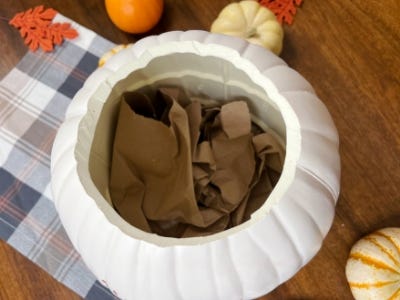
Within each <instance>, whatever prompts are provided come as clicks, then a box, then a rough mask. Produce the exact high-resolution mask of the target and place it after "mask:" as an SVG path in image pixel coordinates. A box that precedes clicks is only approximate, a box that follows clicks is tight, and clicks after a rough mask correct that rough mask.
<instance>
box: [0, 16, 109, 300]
mask: <svg viewBox="0 0 400 300" xmlns="http://www.w3.org/2000/svg"><path fill="white" fill-rule="evenodd" d="M55 21H59V22H63V21H64V22H71V23H72V24H73V27H74V28H75V29H77V31H78V32H79V37H78V38H76V39H74V40H72V41H66V42H64V43H63V45H62V46H61V47H57V48H56V50H55V51H54V52H52V53H43V52H41V51H37V52H35V53H32V52H29V53H27V54H26V55H25V56H24V57H23V59H22V60H21V61H20V62H19V63H18V65H17V66H16V67H15V68H14V69H13V70H11V72H10V73H9V74H7V75H6V76H5V77H4V78H3V79H2V81H1V82H0V238H1V239H3V240H4V241H6V242H7V243H8V244H10V245H11V246H12V247H14V248H15V249H16V250H18V251H19V252H21V253H22V254H23V255H24V256H26V257H28V258H29V259H30V260H31V261H33V262H34V263H36V264H37V265H39V266H40V267H42V268H43V269H44V270H46V271H47V272H48V273H50V274H51V275H52V276H53V277H54V278H55V279H57V280H58V281H60V282H62V283H63V284H65V285H66V286H68V287H69V288H71V289H72V290H74V291H75V292H76V293H77V294H79V295H80V296H81V297H84V298H86V299H96V300H100V299H114V296H113V295H112V293H111V292H110V291H108V290H107V289H106V288H105V287H103V286H102V285H101V284H100V283H99V282H98V281H96V278H95V277H94V275H93V274H92V273H91V272H90V271H89V270H88V269H87V268H86V266H85V264H84V263H83V262H82V260H81V258H80V256H79V254H78V253H77V252H76V251H75V250H74V248H73V246H72V244H71V243H70V241H69V239H68V237H67V235H66V233H65V231H64V229H63V226H62V224H61V223H60V219H59V217H58V215H57V213H56V211H55V208H54V205H53V203H52V202H51V200H50V199H51V192H50V170H49V167H50V152H51V147H52V143H53V139H54V137H55V135H56V133H57V129H58V127H59V126H60V124H61V122H62V121H63V119H64V114H65V111H66V109H67V107H68V105H69V103H70V101H71V98H72V97H73V96H74V95H75V93H76V92H77V91H78V90H79V89H80V87H81V86H82V84H83V82H84V81H85V79H86V78H87V77H88V75H90V74H91V72H92V71H94V70H95V69H96V68H97V64H98V59H99V57H100V56H101V55H103V54H104V53H105V52H107V51H108V50H110V49H111V48H112V47H114V44H113V43H111V42H109V41H107V40H105V39H104V38H102V37H100V36H98V35H97V34H95V33H94V32H92V31H90V30H88V29H87V28H84V27H82V26H80V25H78V24H76V23H74V22H72V21H71V20H69V19H67V18H65V17H63V16H62V15H60V14H59V15H57V16H56V18H55ZM16 34H17V33H16Z"/></svg>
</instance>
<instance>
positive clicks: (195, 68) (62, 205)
mask: <svg viewBox="0 0 400 300" xmlns="http://www.w3.org/2000/svg"><path fill="white" fill-rule="evenodd" d="M163 84H173V85H180V86H181V87H183V88H184V89H185V90H186V91H187V92H188V93H190V94H194V95H198V94H202V95H208V96H210V97H212V98H215V99H225V98H234V97H239V96H240V97H247V98H249V99H251V103H250V109H251V113H252V114H253V116H254V117H255V118H257V119H259V120H262V121H264V122H265V125H266V126H268V127H270V128H271V129H273V130H274V131H275V132H276V133H277V134H278V135H279V136H280V137H281V138H282V140H283V141H284V143H285V145H286V158H285V163H284V168H283V173H282V175H281V177H280V180H279V182H278V183H277V185H276V186H275V188H274V190H273V191H272V193H271V194H270V196H269V197H268V199H266V201H265V204H264V205H263V206H262V207H261V208H260V209H259V210H257V211H256V212H254V213H253V214H252V217H251V219H250V220H248V221H247V222H245V223H243V224H241V225H239V226H237V227H234V228H231V229H229V230H226V231H224V232H221V233H218V234H214V235H210V236H207V237H194V238H185V239H175V238H168V237H161V236H157V235H155V234H150V233H146V232H143V231H141V230H138V229H136V228H134V227H133V226H131V225H129V224H128V223H127V222H125V221H124V220H123V219H122V218H121V217H120V216H119V215H118V214H117V213H116V212H115V211H114V210H113V209H112V206H111V205H110V204H109V201H110V200H109V194H108V176H109V167H110V155H111V144H112V136H113V131H114V127H115V116H116V111H117V107H118V101H119V99H120V96H121V94H122V93H123V92H124V91H126V90H133V89H137V88H140V87H143V86H149V85H150V86H152V87H156V86H157V85H163ZM51 172H52V191H53V195H54V203H55V206H56V208H57V210H58V212H59V215H60V218H61V220H62V223H63V225H64V226H65V229H66V231H67V233H68V235H69V237H70V239H71V241H72V243H73V245H74V246H75V247H76V249H77V251H78V252H79V253H80V254H81V256H82V258H83V260H84V261H85V263H86V264H87V266H88V267H89V268H90V269H91V270H92V271H93V273H94V274H95V275H96V276H97V277H98V278H99V279H100V280H101V281H102V282H104V283H106V284H107V285H108V286H109V287H110V288H111V290H113V291H115V293H116V294H117V295H118V296H119V297H120V298H122V299H251V298H255V297H258V296H261V295H263V294H266V293H267V292H269V291H271V290H272V289H274V288H275V287H276V286H277V285H279V284H280V283H282V282H284V281H286V280H287V279H289V278H290V277H291V276H293V275H294V274H295V273H296V272H297V271H298V270H299V269H300V268H301V267H302V266H304V265H305V264H306V263H307V262H308V261H309V260H310V259H311V258H312V257H313V256H314V255H315V254H316V253H317V251H318V250H319V248H320V247H321V244H322V241H323V239H324V237H325V236H326V234H327V232H328V230H329V228H330V226H331V223H332V220H333V216H334V207H335V203H336V201H337V198H338V195H339V175H340V159H339V154H338V135H337V131H336V129H335V126H334V124H333V122H332V119H331V117H330V115H329V113H328V111H327V109H326V107H325V106H324V105H323V104H322V102H321V101H320V100H319V99H318V97H317V96H316V95H315V93H314V91H313V89H312V87H311V86H310V84H309V83H307V81H306V80H305V79H303V77H301V76H300V75H299V74H298V73H297V72H295V71H294V70H292V69H290V68H289V67H288V66H287V65H286V64H285V63H284V62H283V61H282V60H281V59H280V58H279V57H277V56H275V55H274V54H272V53H271V52H269V51H266V50H265V49H263V48H262V47H259V46H255V45H252V44H249V43H247V42H246V41H244V40H242V39H238V38H234V37H229V36H225V35H219V34H212V33H209V32H205V31H187V32H180V31H175V32H168V33H164V34H161V35H159V36H151V37H147V38H144V39H142V40H141V41H139V42H137V43H136V44H134V45H133V46H132V47H128V48H127V49H124V50H122V51H120V52H119V53H117V54H116V55H115V56H113V57H111V58H110V59H109V60H108V61H107V63H106V64H105V65H104V66H103V67H102V68H99V69H98V70H96V71H95V72H94V73H93V74H92V75H91V76H90V77H89V78H88V80H87V81H86V82H85V84H84V86H83V88H82V89H81V90H80V91H79V92H78V93H77V95H76V96H75V98H74V100H73V101H72V103H71V105H70V107H69V109H68V111H67V114H66V119H65V122H64V123H63V124H62V126H61V127H60V129H59V132H58V134H57V137H56V140H55V142H54V146H53V152H52V163H51Z"/></svg>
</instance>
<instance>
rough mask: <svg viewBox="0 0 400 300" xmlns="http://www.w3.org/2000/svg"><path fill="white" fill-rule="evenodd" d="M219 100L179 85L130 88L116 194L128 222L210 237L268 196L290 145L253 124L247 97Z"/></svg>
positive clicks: (120, 127) (115, 171)
mask: <svg viewBox="0 0 400 300" xmlns="http://www.w3.org/2000/svg"><path fill="white" fill-rule="evenodd" d="M214 102H215V101H212V100H210V99H199V98H194V97H192V98H191V99H189V98H188V97H187V96H186V95H185V93H184V92H183V91H182V90H180V89H178V88H161V89H159V90H158V91H157V93H156V95H155V96H154V97H150V96H149V95H147V94H144V93H139V92H127V93H125V94H124V95H123V97H122V100H121V107H120V112H119V118H118V122H117V128H116V132H115V139H114V146H113V147H114V148H113V156H112V164H111V176H110V194H111V199H112V202H113V205H114V208H115V209H116V210H117V212H118V213H119V214H120V215H121V216H122V217H123V218H124V219H125V220H126V221H127V222H129V223H130V224H132V225H133V226H135V227H137V228H139V229H142V230H144V231H147V232H153V233H157V234H159V235H162V236H169V237H192V236H203V235H209V234H213V233H216V232H220V231H223V230H226V229H228V228H231V227H233V226H236V225H239V224H241V223H243V222H244V221H246V220H248V219H249V218H250V215H251V214H252V213H253V212H254V211H255V210H257V209H258V208H259V207H260V206H261V205H262V204H263V203H264V202H265V200H266V198H267V197H268V195H269V193H270V192H271V190H272V189H273V186H274V185H275V184H276V182H277V181H278V179H279V175H280V173H281V171H282V166H283V161H284V150H283V148H282V146H281V145H280V144H279V143H278V142H277V141H276V139H275V138H274V137H273V136H272V135H271V134H269V133H264V132H262V131H261V130H260V129H259V128H258V127H257V126H255V125H254V124H252V122H251V118H250V113H249V109H248V107H247V104H246V102H244V101H234V102H229V103H226V104H224V105H222V106H218V105H215V103H214ZM204 103H206V104H204ZM209 103H214V104H213V105H210V104H209Z"/></svg>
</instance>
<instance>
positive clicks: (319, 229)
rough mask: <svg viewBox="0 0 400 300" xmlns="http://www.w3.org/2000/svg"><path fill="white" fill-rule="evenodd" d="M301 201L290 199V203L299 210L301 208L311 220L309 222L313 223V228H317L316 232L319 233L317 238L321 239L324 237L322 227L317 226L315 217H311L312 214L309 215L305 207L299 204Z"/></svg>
mask: <svg viewBox="0 0 400 300" xmlns="http://www.w3.org/2000/svg"><path fill="white" fill-rule="evenodd" d="M300 202H301V201H292V204H294V205H295V206H296V207H297V208H298V209H299V210H301V211H302V212H303V213H304V215H306V216H307V218H308V219H309V220H310V221H311V223H312V224H313V225H314V227H315V228H317V229H318V230H317V231H318V234H319V238H320V239H321V241H322V240H323V239H324V235H323V233H322V229H321V228H320V227H319V224H318V223H317V222H316V221H315V219H314V218H313V216H312V215H311V213H310V212H309V211H308V210H307V209H305V208H304V207H303V206H302V205H301V204H300Z"/></svg>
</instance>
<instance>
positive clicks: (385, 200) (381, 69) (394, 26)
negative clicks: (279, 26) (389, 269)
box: [0, 0, 400, 300]
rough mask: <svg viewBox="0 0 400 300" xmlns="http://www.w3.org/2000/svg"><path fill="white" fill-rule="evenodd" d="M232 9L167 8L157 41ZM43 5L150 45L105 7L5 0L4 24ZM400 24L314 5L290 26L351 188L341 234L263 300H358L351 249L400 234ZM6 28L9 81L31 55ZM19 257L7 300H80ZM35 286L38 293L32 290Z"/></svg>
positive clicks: (393, 15)
mask: <svg viewBox="0 0 400 300" xmlns="http://www.w3.org/2000/svg"><path fill="white" fill-rule="evenodd" d="M229 2H231V1H228V0H212V1H211V0H207V1H184V0H166V1H165V3H166V5H165V11H164V15H163V17H162V20H161V22H160V23H159V24H158V25H157V26H156V28H154V29H153V30H152V31H151V32H150V33H149V34H157V33H161V32H165V31H169V30H176V29H181V30H186V29H204V30H208V29H209V27H210V25H211V23H212V21H213V20H214V19H215V17H216V16H217V15H218V12H219V11H220V10H221V8H222V7H224V6H225V5H226V4H227V3H229ZM41 3H43V4H45V5H46V6H48V7H53V8H55V9H57V10H58V11H60V12H61V13H62V14H64V15H66V16H67V17H70V18H72V19H74V20H75V21H77V22H79V23H81V24H82V25H84V26H86V27H88V28H90V29H92V30H94V31H95V32H97V33H98V34H101V35H103V36H104V37H105V38H107V39H110V40H111V41H113V42H115V43H127V42H134V41H136V40H137V39H139V38H141V37H143V36H132V35H127V34H124V33H122V32H120V31H119V30H118V29H116V28H115V27H114V26H113V25H112V24H111V22H110V21H109V20H108V18H107V15H106V13H105V10H104V5H103V2H102V1H100V0H87V1H84V2H83V1H78V0H69V1H55V0H54V1H36V0H20V1H14V0H2V1H1V4H0V16H1V17H5V18H11V17H12V16H13V15H14V14H15V13H16V12H18V11H20V10H24V9H27V8H29V7H32V6H35V5H38V4H41ZM399 20H400V2H399V1H398V0H387V1H373V0H369V1H366V0H343V1H335V0H325V1H320V0H305V1H304V2H303V5H302V7H301V8H300V9H299V10H298V14H297V16H296V18H295V21H294V23H293V25H292V26H285V28H284V29H285V40H284V51H283V53H282V55H281V56H282V57H283V59H284V60H285V61H286V62H287V63H288V64H289V65H290V66H291V67H293V68H294V69H296V70H297V71H299V72H300V73H301V74H302V75H303V76H304V77H306V78H307V79H308V80H309V81H310V82H311V84H312V85H313V86H314V88H315V90H316V92H317V94H318V95H319V97H320V98H321V100H322V101H323V102H324V103H325V105H326V106H327V107H328V109H329V111H330V113H331V114H332V117H333V119H334V121H335V124H336V126H337V128H338V131H339V135H340V140H341V146H340V152H341V159H342V185H341V195H340V198H339V202H338V204H337V210H336V217H335V220H334V223H333V225H332V229H331V230H330V232H329V234H328V236H327V237H326V239H325V241H324V244H323V246H322V248H321V250H320V251H319V253H318V254H317V255H316V256H315V258H314V259H312V260H311V262H310V263H308V264H307V265H306V266H305V267H304V268H303V269H302V270H300V271H299V272H298V273H297V274H296V275H295V276H294V277H293V278H291V279H290V280H289V281H287V282H286V283H284V284H282V285H281V286H279V287H278V288H276V289H275V290H274V291H272V292H271V293H270V294H268V295H266V296H264V297H262V299H263V300H270V299H271V300H272V299H273V300H279V299H285V300H287V299H289V300H295V299H352V296H351V293H350V289H349V287H348V285H347V282H346V278H345V274H344V267H345V264H346V260H347V256H348V253H349V251H350V248H351V246H352V245H353V244H354V242H355V241H357V240H358V239H359V238H361V237H362V236H363V235H365V234H367V233H369V232H371V231H374V230H376V229H378V228H383V227H387V226H396V227H400V56H399V53H400V42H399V41H400V22H399ZM0 22H1V23H0V34H1V35H0V36H1V43H0V51H1V53H2V59H1V60H0V76H4V75H5V74H6V73H7V72H8V71H9V70H11V68H12V67H13V66H14V65H15V64H16V63H17V62H18V60H19V59H20V58H21V57H22V56H23V54H24V53H25V51H26V49H25V47H24V45H23V42H22V41H21V39H20V37H19V36H18V34H17V32H16V31H15V30H14V29H12V28H10V27H9V26H8V25H7V24H6V22H4V21H1V20H0ZM17 257H18V255H17V254H15V253H14V250H11V249H10V248H9V247H8V246H4V245H1V246H0V266H1V267H0V289H1V290H0V298H1V299H73V298H72V297H73V296H72V292H71V293H70V294H67V292H68V291H66V292H65V293H66V294H62V293H61V292H59V291H60V290H62V289H64V290H65V288H64V287H63V286H62V285H60V284H59V283H57V282H55V281H54V280H53V279H51V277H50V276H47V275H46V274H43V275H40V276H38V275H37V274H39V270H38V268H37V267H35V266H33V265H32V263H30V262H29V261H28V260H26V259H22V258H17ZM10 274H11V275H10ZM32 278H34V281H35V282H34V283H35V284H34V285H30V284H29V282H28V281H32ZM29 289H31V291H29V292H28V291H27V292H26V293H25V294H18V291H20V290H24V291H25V290H29ZM37 290H40V292H43V291H44V290H45V291H46V293H48V294H37V293H38V292H37ZM43 293H44V292H43ZM14 295H20V296H18V297H19V298H18V297H14ZM43 295H45V296H43ZM47 295H48V297H47ZM7 297H8V298H7ZM46 297H47V298H46Z"/></svg>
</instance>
